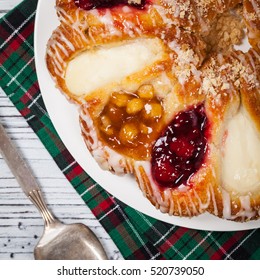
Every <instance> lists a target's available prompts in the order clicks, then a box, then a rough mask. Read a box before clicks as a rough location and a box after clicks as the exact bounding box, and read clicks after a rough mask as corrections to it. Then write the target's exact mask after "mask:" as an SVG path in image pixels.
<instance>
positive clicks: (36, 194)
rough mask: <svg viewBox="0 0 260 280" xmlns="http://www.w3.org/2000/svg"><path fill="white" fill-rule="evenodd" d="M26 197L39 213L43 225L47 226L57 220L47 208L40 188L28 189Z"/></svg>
mask: <svg viewBox="0 0 260 280" xmlns="http://www.w3.org/2000/svg"><path fill="white" fill-rule="evenodd" d="M28 197H29V198H30V200H31V201H32V203H33V204H34V205H35V206H36V207H37V208H38V210H39V212H40V213H41V215H42V217H43V220H44V223H45V227H49V226H50V225H51V224H53V223H57V222H58V221H57V220H56V218H55V217H54V216H53V215H52V213H51V212H50V210H49V209H48V207H47V205H46V203H45V201H44V199H43V196H42V193H41V191H40V190H32V191H30V193H29V195H28Z"/></svg>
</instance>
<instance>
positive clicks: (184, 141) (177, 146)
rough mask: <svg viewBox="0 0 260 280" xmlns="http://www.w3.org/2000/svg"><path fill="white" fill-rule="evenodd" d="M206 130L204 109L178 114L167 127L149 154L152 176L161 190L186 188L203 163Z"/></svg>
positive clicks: (206, 123) (200, 107) (199, 107)
mask: <svg viewBox="0 0 260 280" xmlns="http://www.w3.org/2000/svg"><path fill="white" fill-rule="evenodd" d="M207 127H208V122H207V116H206V114H205V109H204V106H203V105H199V106H196V107H193V108H191V109H189V110H187V111H183V112H180V113H179V114H177V115H176V116H175V118H174V119H173V120H172V122H171V123H170V124H169V125H168V126H167V128H166V130H165V131H164V133H163V134H162V135H161V136H160V137H159V138H158V139H157V141H156V142H155V144H154V146H153V151H152V176H153V178H154V180H155V181H156V182H157V184H158V185H159V186H160V187H168V188H176V187H179V186H181V185H182V184H189V179H190V178H191V176H192V175H193V174H194V173H196V172H197V171H198V170H199V168H200V167H201V165H202V164H203V162H204V158H205V154H206V151H207Z"/></svg>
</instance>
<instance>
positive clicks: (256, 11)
mask: <svg viewBox="0 0 260 280" xmlns="http://www.w3.org/2000/svg"><path fill="white" fill-rule="evenodd" d="M243 17H244V21H245V24H246V27H247V35H248V40H249V42H250V44H251V45H252V47H253V48H255V50H257V51H258V52H260V1H259V0H244V1H243Z"/></svg>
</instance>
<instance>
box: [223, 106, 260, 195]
mask: <svg viewBox="0 0 260 280" xmlns="http://www.w3.org/2000/svg"><path fill="white" fill-rule="evenodd" d="M224 140H225V141H224V146H223V151H222V180H223V184H222V185H223V188H224V189H225V190H227V191H229V192H231V193H234V194H237V193H239V194H241V195H245V194H247V193H254V192H257V191H259V189H260V137H259V133H258V132H257V130H256V127H255V125H254V123H253V122H252V121H251V119H250V117H249V116H248V113H247V112H246V110H245V109H244V108H243V106H241V108H240V110H239V111H238V113H237V114H236V115H235V116H234V117H233V118H232V119H230V120H229V122H228V124H227V129H226V133H225V139H224Z"/></svg>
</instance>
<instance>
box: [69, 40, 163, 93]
mask: <svg viewBox="0 0 260 280" xmlns="http://www.w3.org/2000/svg"><path fill="white" fill-rule="evenodd" d="M162 56H163V47H162V45H161V43H160V41H159V39H157V38H155V39H138V40H133V41H130V42H128V43H126V44H123V45H119V46H112V47H111V46H110V47H107V46H106V47H103V48H96V49H95V50H92V51H90V50H88V51H85V52H83V53H81V54H79V55H78V56H76V57H75V58H74V59H72V60H71V61H70V62H69V63H68V67H67V71H66V75H65V81H66V85H67V87H68V89H69V90H70V92H71V93H73V94H75V95H78V96H79V95H82V94H87V93H90V92H91V91H93V90H96V89H98V88H100V87H102V86H105V85H107V84H109V83H115V82H116V83H119V82H120V81H121V80H122V79H123V78H125V77H127V76H129V75H130V74H133V73H135V72H138V71H140V70H142V69H144V68H145V67H146V66H149V65H151V64H152V63H154V62H155V61H157V60H158V59H161V58H162Z"/></svg>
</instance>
